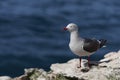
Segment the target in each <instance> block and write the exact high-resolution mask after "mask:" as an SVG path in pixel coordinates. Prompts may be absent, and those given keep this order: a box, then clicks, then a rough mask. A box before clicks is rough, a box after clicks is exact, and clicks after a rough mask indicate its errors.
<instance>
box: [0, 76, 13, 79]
mask: <svg viewBox="0 0 120 80" xmlns="http://www.w3.org/2000/svg"><path fill="white" fill-rule="evenodd" d="M0 80H12V79H11V78H10V77H9V76H0Z"/></svg>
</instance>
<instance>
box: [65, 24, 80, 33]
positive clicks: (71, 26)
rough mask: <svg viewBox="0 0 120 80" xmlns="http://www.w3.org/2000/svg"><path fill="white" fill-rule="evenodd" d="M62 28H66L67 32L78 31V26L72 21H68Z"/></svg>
mask: <svg viewBox="0 0 120 80" xmlns="http://www.w3.org/2000/svg"><path fill="white" fill-rule="evenodd" d="M64 30H65V31H66V30H68V31H69V32H73V31H78V26H77V25H76V24H74V23H70V24H68V25H67V26H66V27H65V28H64Z"/></svg>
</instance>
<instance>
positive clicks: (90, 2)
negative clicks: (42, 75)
mask: <svg viewBox="0 0 120 80" xmlns="http://www.w3.org/2000/svg"><path fill="white" fill-rule="evenodd" d="M71 22H73V23H76V24H78V26H79V28H80V35H81V36H83V37H89V38H94V37H95V38H97V39H101V38H104V39H107V40H108V43H107V47H106V48H103V49H100V50H99V51H97V52H96V54H94V55H92V56H91V59H92V60H99V59H101V58H103V56H104V54H106V53H108V52H110V51H118V50H119V49H120V42H119V41H120V37H119V35H120V1H119V0H109V1H108V0H1V1H0V75H8V76H12V77H14V76H19V75H21V74H23V72H24V68H31V67H35V68H36V67H37V68H43V69H45V70H49V66H50V65H51V64H52V63H58V62H59V63H62V62H66V61H68V60H70V59H72V58H76V57H77V56H75V55H74V54H72V53H71V51H70V50H69V47H68V43H69V33H68V32H64V31H63V27H65V26H66V25H67V24H68V23H71Z"/></svg>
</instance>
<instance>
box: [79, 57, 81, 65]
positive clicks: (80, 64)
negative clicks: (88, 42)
mask: <svg viewBox="0 0 120 80" xmlns="http://www.w3.org/2000/svg"><path fill="white" fill-rule="evenodd" d="M79 61H80V67H81V57H80V58H79Z"/></svg>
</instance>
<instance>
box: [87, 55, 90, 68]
mask: <svg viewBox="0 0 120 80" xmlns="http://www.w3.org/2000/svg"><path fill="white" fill-rule="evenodd" d="M87 60H88V66H89V67H90V57H89V56H88V59H87Z"/></svg>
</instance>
